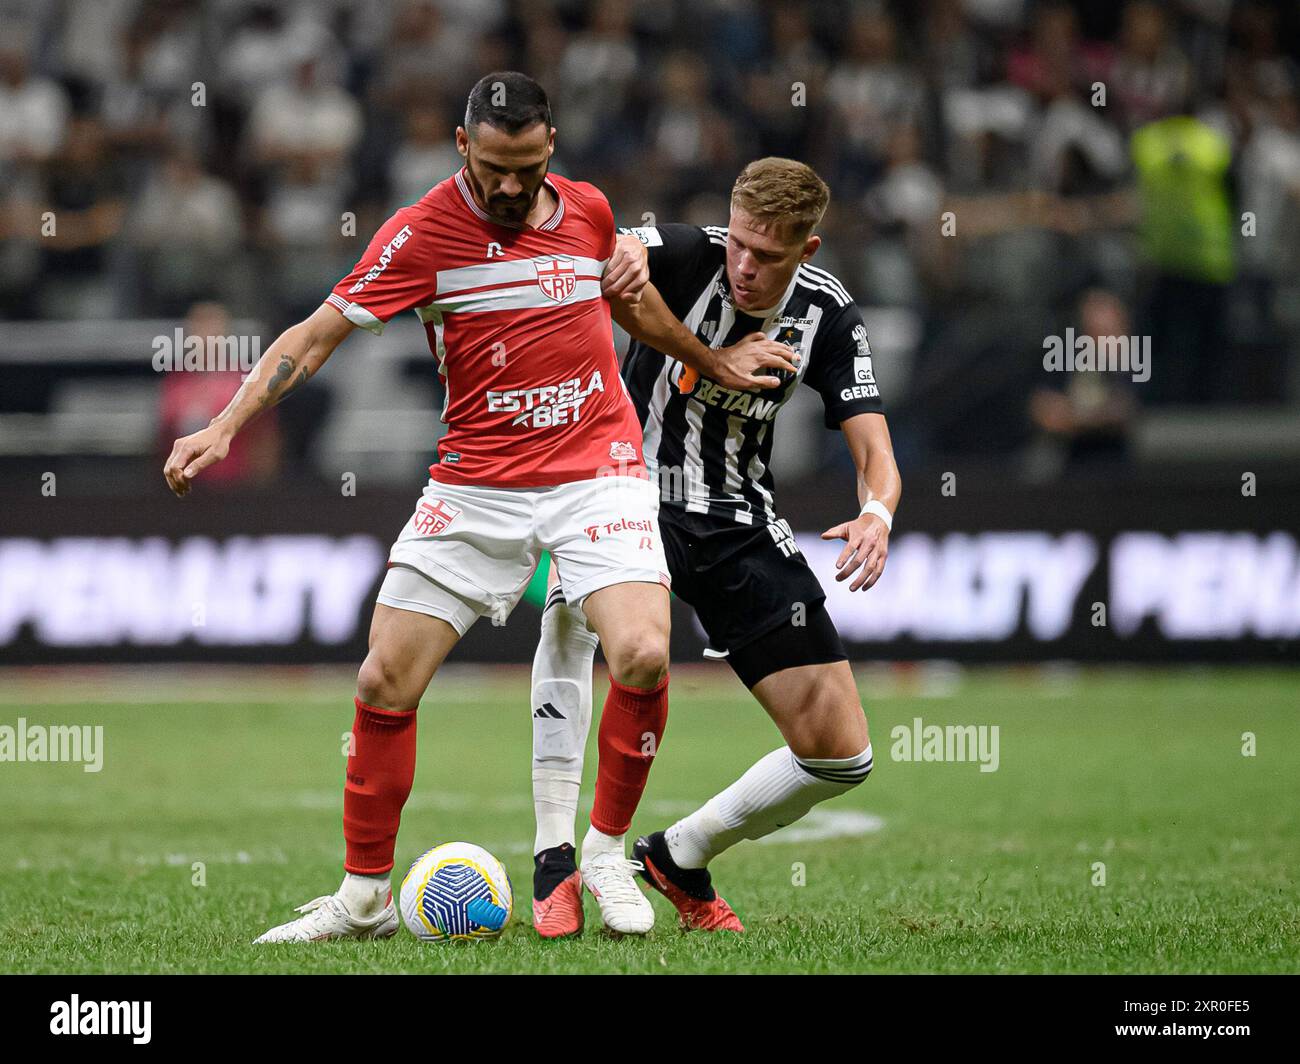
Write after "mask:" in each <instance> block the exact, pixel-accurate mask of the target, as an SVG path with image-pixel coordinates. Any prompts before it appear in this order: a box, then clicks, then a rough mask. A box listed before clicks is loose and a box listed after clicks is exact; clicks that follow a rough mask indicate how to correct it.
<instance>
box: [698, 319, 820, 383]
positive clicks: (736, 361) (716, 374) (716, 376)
mask: <svg viewBox="0 0 1300 1064" xmlns="http://www.w3.org/2000/svg"><path fill="white" fill-rule="evenodd" d="M765 369H779V370H786V371H787V372H789V373H797V372H798V371H799V356H798V355H797V354H795V353H794V351H792V350H791V349H790V348H789V347H787V346H786V345H785V344H782V343H777V341H775V340H769V339H768V338H767V337H766V336H765V335H764V334H763V333H761V332H752V333H750V334H749V335H748V336H746V337H744V338H742V339H741V341H740V342H739V343H736V344H732V345H731V346H730V347H720V348H718V350H717V357H716V358H715V359H714V364H713V366H712V368H711V370H710V372H709V376H710V377H711V378H712V379H713V380H715V381H717V382H718V383H719V384H721V385H722V386H723V387H724V388H731V389H734V390H735V391H741V392H752V391H753V390H754V389H755V388H779V387H780V386H781V383H782V381H781V378H780V377H773V376H771V375H770V374H760V372H759V371H760V370H765Z"/></svg>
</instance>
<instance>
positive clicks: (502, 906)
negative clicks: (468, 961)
mask: <svg viewBox="0 0 1300 1064" xmlns="http://www.w3.org/2000/svg"><path fill="white" fill-rule="evenodd" d="M400 900H401V905H402V920H403V921H404V922H405V923H406V926H407V928H408V929H409V930H410V932H411V934H413V935H414V936H415V937H416V938H418V939H421V940H422V941H424V942H449V941H451V940H453V939H475V938H495V937H496V936H497V935H499V934H501V929H502V928H503V927H505V926H506V922H507V921H508V920H509V919H510V912H511V910H512V909H513V908H514V892H513V891H512V890H511V888H510V877H509V876H508V875H506V870H505V867H504V866H503V865H502V864H501V862H500V861H498V860H497V859H496V858H495V857H493V856H492V855H491V854H490V853H488V852H487V850H485V849H483V847H481V846H475V845H473V844H472V843H468V842H446V843H443V844H442V845H441V846H435V847H434V848H433V849H431V850H425V851H424V853H422V854H420V856H419V857H417V858H416V859H415V863H414V864H412V865H411V867H410V869H409V870H408V871H407V873H406V877H405V878H404V879H403V880H402V891H401V899H400Z"/></svg>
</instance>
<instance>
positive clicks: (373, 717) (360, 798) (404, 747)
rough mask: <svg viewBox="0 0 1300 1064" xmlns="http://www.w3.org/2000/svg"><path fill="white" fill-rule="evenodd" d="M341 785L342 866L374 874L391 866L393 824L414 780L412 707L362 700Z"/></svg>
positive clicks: (365, 874) (380, 873) (395, 832)
mask: <svg viewBox="0 0 1300 1064" xmlns="http://www.w3.org/2000/svg"><path fill="white" fill-rule="evenodd" d="M354 701H355V702H356V705H357V717H356V721H355V722H354V723H353V725H352V751H353V752H352V755H351V756H350V757H349V758H348V767H347V780H346V782H345V783H344V785H343V839H344V841H345V842H346V843H347V855H346V857H345V858H344V861H343V870H344V871H345V872H351V873H352V874H353V875H363V876H378V875H383V873H385V872H388V871H390V870H391V869H392V867H393V849H394V847H395V846H396V844H397V825H398V824H399V823H400V822H401V819H402V806H404V805H405V804H406V799H407V797H408V796H409V795H410V793H411V784H412V783H413V782H414V780H415V710H414V709H408V710H405V711H404V712H401V713H387V712H385V711H384V710H382V709H376V708H375V707H374V706H368V705H366V704H365V703H364V702H362V701H361V699H359V698H358V699H355V700H354Z"/></svg>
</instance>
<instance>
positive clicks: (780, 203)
mask: <svg viewBox="0 0 1300 1064" xmlns="http://www.w3.org/2000/svg"><path fill="white" fill-rule="evenodd" d="M830 200H831V190H830V189H829V188H827V187H826V182H825V181H823V180H822V179H821V178H820V177H818V176H817V172H816V171H815V170H813V168H812V167H811V166H809V165H807V163H801V162H798V161H797V160H795V159H779V158H777V157H776V156H768V157H767V158H766V159H755V160H754V161H753V162H752V163H750V164H749V165H748V166H746V167H745V169H743V170H741V171H740V176H739V177H738V178H736V183H735V185H733V186H732V188H731V206H732V208H733V209H735V208H737V207H738V208H740V209H741V210H742V211H744V212H745V213H746V214H748V215H751V216H752V217H753V218H754V219H755V220H757V221H758V222H760V223H762V224H765V225H769V226H771V227H773V228H774V229H777V230H778V231H780V232H783V233H784V234H785V235H786V236H788V237H789V238H790V239H792V240H793V239H799V240H806V239H807V238H808V236H809V235H810V234H811V233H812V231H813V230H814V229H815V228H816V227H817V224H818V223H819V222H820V221H821V220H822V215H824V214H825V213H826V206H827V204H829V203H830Z"/></svg>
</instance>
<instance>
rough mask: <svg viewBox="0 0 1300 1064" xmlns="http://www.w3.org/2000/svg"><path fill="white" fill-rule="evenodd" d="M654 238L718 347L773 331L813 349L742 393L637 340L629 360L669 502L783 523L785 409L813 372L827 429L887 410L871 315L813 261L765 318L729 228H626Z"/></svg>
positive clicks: (653, 261) (672, 301)
mask: <svg viewBox="0 0 1300 1064" xmlns="http://www.w3.org/2000/svg"><path fill="white" fill-rule="evenodd" d="M620 232H624V233H632V234H633V235H635V236H636V237H638V238H639V239H640V240H641V242H642V243H643V244H645V245H646V247H647V249H648V252H649V259H650V280H651V283H653V284H654V286H655V287H656V288H657V289H658V290H659V292H660V293H661V294H662V295H663V297H664V301H665V302H666V303H667V304H668V307H669V309H671V310H672V312H673V313H674V314H675V315H676V316H677V317H678V318H680V319H681V320H682V322H683V323H684V324H685V325H686V327H687V328H688V329H691V330H693V331H694V332H695V335H696V336H698V337H699V338H700V339H701V340H702V341H704V343H706V344H708V345H710V346H711V347H715V348H717V347H727V346H729V345H731V344H734V343H736V342H737V341H739V340H740V339H741V338H743V337H744V336H746V335H747V334H749V333H752V332H763V333H766V334H767V335H768V336H769V337H771V338H772V339H774V340H777V341H779V342H782V343H786V344H789V345H790V346H791V347H792V348H794V349H795V350H797V351H798V352H799V353H800V354H801V355H802V361H801V362H800V363H799V371H798V373H793V374H792V373H790V372H789V371H783V372H781V373H777V374H775V375H776V376H779V377H783V378H785V379H784V381H783V383H782V384H781V385H780V386H779V387H777V388H773V389H768V390H762V389H755V390H754V391H751V392H737V391H732V390H731V389H729V388H724V387H722V386H721V385H719V384H717V383H716V382H714V381H712V380H709V379H708V378H707V377H706V378H701V379H700V380H698V381H696V382H695V384H694V386H693V387H692V388H691V390H690V391H689V393H683V392H682V391H681V390H680V388H679V385H678V382H679V380H680V379H681V376H682V371H683V369H684V367H683V366H682V364H681V363H680V362H677V361H676V360H674V359H670V358H668V357H667V356H666V355H664V354H662V353H661V352H659V351H656V350H655V349H654V348H652V347H648V346H646V345H645V344H643V343H640V342H637V341H633V343H632V346H631V347H630V348H629V349H628V354H627V358H626V360H625V361H624V363H623V380H624V382H625V383H626V384H627V387H628V391H629V392H630V393H631V395H632V401H633V403H635V405H636V409H637V414H638V416H639V417H640V419H641V427H642V432H643V434H644V438H645V448H644V450H645V460H646V464H647V466H648V467H649V469H650V472H651V474H652V475H653V476H655V477H656V478H657V479H658V480H659V481H660V486H661V487H660V494H661V497H662V503H663V505H665V506H673V507H676V508H678V509H681V510H685V511H686V512H688V513H701V514H712V515H715V516H719V517H726V518H729V519H731V520H733V521H737V522H739V523H742V524H752V523H754V522H755V521H756V520H757V521H762V522H768V521H773V520H775V518H776V514H775V513H774V511H773V506H772V495H773V490H774V485H773V481H772V471H771V469H770V468H769V465H770V462H771V457H772V434H773V432H774V427H773V426H774V424H775V418H776V415H777V412H778V411H779V410H780V409H781V407H782V406H783V405H784V404H785V402H786V401H787V400H788V399H789V398H790V395H791V393H793V392H794V390H795V388H796V387H797V386H798V385H799V383H800V382H801V381H802V382H803V383H804V384H808V385H811V386H812V387H813V388H816V389H817V391H819V392H820V393H821V396H822V401H823V403H824V404H825V421H826V426H827V428H839V426H840V423H841V422H842V421H844V420H845V419H846V418H849V417H852V416H853V415H855V414H863V413H881V412H882V411H883V407H882V405H881V401H880V389H879V387H878V386H877V384H876V379H875V375H874V373H873V371H872V367H871V347H870V345H869V344H868V342H867V329H866V326H865V325H864V324H863V321H862V315H861V314H860V313H859V312H858V309H857V307H856V306H855V305H854V303H853V300H852V299H851V298H850V297H849V294H848V292H847V291H845V289H844V286H843V285H842V284H840V282H839V281H838V280H836V279H835V277H834V276H833V275H831V274H829V273H827V272H826V271H825V270H822V269H818V268H817V267H816V266H812V265H810V264H808V263H803V264H801V265H800V266H799V268H798V270H797V271H796V273H795V275H794V278H793V279H792V280H791V282H790V286H789V287H788V288H787V289H786V291H785V295H784V296H783V297H782V298H781V301H780V302H779V304H778V305H777V306H776V307H774V308H772V309H771V310H769V311H765V312H763V313H762V315H761V316H752V315H748V314H745V313H742V312H740V311H737V310H736V308H735V306H734V305H733V303H732V300H731V293H730V288H729V286H728V283H727V276H726V245H727V231H726V229H725V228H723V227H721V226H705V227H703V228H699V227H697V226H693V225H660V226H651V227H641V228H631V229H621V230H620Z"/></svg>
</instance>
